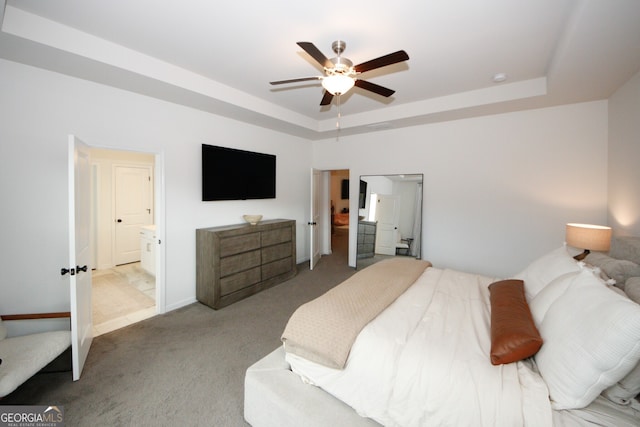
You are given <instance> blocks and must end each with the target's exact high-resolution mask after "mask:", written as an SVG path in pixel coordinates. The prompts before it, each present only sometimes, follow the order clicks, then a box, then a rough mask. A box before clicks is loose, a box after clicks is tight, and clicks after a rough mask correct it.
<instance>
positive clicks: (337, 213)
mask: <svg viewBox="0 0 640 427" xmlns="http://www.w3.org/2000/svg"><path fill="white" fill-rule="evenodd" d="M330 174H331V192H330V201H331V202H330V205H331V253H332V254H334V256H335V255H339V256H340V258H341V260H342V259H343V258H344V262H345V263H348V262H349V227H350V224H349V218H350V213H349V170H348V169H336V170H332V171H330Z"/></svg>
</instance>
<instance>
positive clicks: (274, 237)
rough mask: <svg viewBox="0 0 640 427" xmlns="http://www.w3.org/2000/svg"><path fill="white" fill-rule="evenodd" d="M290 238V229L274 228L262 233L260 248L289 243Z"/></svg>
mask: <svg viewBox="0 0 640 427" xmlns="http://www.w3.org/2000/svg"><path fill="white" fill-rule="evenodd" d="M291 238H292V234H291V227H283V228H276V229H275V230H267V231H263V232H262V246H263V247H264V246H270V245H277V244H278V243H283V242H290V241H291Z"/></svg>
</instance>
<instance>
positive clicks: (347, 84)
mask: <svg viewBox="0 0 640 427" xmlns="http://www.w3.org/2000/svg"><path fill="white" fill-rule="evenodd" d="M354 84H355V80H354V79H353V78H352V77H349V76H346V75H344V74H340V73H337V74H332V75H330V76H327V77H325V78H323V79H322V87H324V88H325V89H326V90H327V92H329V93H330V94H331V95H344V94H345V93H347V92H348V91H349V90H350V89H351V88H352V87H353V85H354Z"/></svg>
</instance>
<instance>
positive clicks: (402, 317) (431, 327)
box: [286, 268, 552, 427]
mask: <svg viewBox="0 0 640 427" xmlns="http://www.w3.org/2000/svg"><path fill="white" fill-rule="evenodd" d="M492 281H494V279H492V278H488V277H483V276H478V275H472V274H466V273H461V272H458V271H452V270H441V269H436V268H429V269H427V270H426V271H425V273H424V274H422V276H420V278H419V279H418V280H417V281H416V283H415V284H414V285H413V286H411V287H410V288H409V289H408V290H407V291H406V292H405V293H404V294H403V295H401V296H400V297H399V298H398V299H397V300H396V301H395V302H394V303H393V304H392V305H391V306H390V307H389V308H387V310H385V311H384V312H382V313H381V314H380V315H379V316H378V317H376V318H375V319H374V320H373V321H372V322H371V323H369V324H368V325H367V326H366V327H365V328H364V329H363V330H362V332H361V333H360V335H359V336H358V338H357V339H356V341H355V343H354V345H353V347H352V349H351V353H350V355H349V358H348V360H347V364H346V367H345V369H344V370H336V369H331V368H327V367H325V366H322V365H318V364H314V363H312V362H309V361H307V360H304V359H302V358H300V357H297V356H295V355H292V354H287V356H286V357H287V361H288V362H289V363H290V364H291V367H292V370H293V371H294V372H296V373H298V374H299V375H300V376H301V377H302V378H303V379H304V380H306V381H309V382H310V383H312V384H315V385H317V386H319V387H321V388H323V389H324V390H326V391H327V392H329V393H331V394H332V395H334V396H335V397H337V398H338V399H340V400H342V401H344V402H345V403H347V404H348V405H350V406H351V407H353V408H354V409H355V410H356V411H357V412H358V413H359V414H360V415H362V416H365V417H370V418H372V419H374V420H376V421H378V422H379V423H381V424H383V425H386V426H403V427H409V426H456V427H457V426H505V427H507V426H508V427H514V426H535V427H540V426H551V425H552V421H551V420H552V411H551V408H550V404H549V399H548V392H547V388H546V385H545V383H544V381H543V380H542V378H541V377H540V376H539V375H538V374H537V373H536V372H534V371H533V370H532V369H531V367H530V366H529V365H528V362H526V361H525V362H517V363H512V364H508V365H500V366H493V365H492V364H491V363H490V361H489V352H490V348H491V341H490V336H491V334H490V305H489V291H488V289H487V286H488V285H489V284H490V283H491V282H492Z"/></svg>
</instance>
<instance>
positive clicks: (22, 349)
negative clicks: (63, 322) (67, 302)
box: [0, 313, 71, 398]
mask: <svg viewBox="0 0 640 427" xmlns="http://www.w3.org/2000/svg"><path fill="white" fill-rule="evenodd" d="M60 317H69V313H44V314H35V315H9V316H0V361H1V362H0V398H2V397H4V396H6V395H8V394H9V393H11V392H12V391H14V390H15V389H16V388H18V387H19V386H20V385H21V384H22V383H24V382H25V381H26V380H28V379H29V378H31V377H32V376H34V375H35V374H37V373H38V372H39V371H40V370H41V369H42V368H44V367H45V366H47V365H48V364H49V363H50V362H52V361H53V360H54V359H56V358H57V357H58V356H59V355H60V354H62V353H63V352H64V351H65V350H66V349H67V348H69V347H70V346H71V332H70V331H50V332H40V333H35V334H29V335H23V336H16V337H7V329H6V327H5V325H3V324H2V321H3V320H5V321H8V320H25V319H49V318H60Z"/></svg>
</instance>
